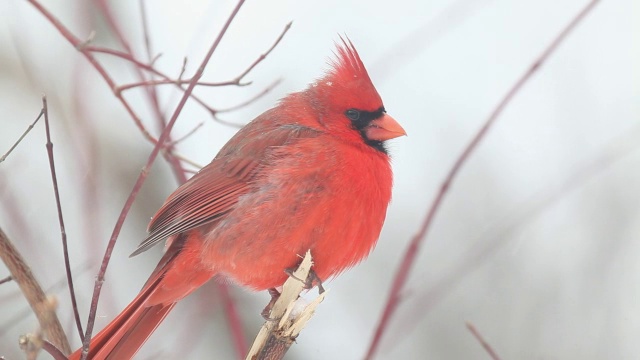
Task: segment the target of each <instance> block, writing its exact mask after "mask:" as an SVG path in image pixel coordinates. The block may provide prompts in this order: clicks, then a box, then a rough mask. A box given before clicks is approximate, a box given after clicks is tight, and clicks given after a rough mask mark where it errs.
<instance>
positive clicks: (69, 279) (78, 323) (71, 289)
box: [42, 96, 83, 339]
mask: <svg viewBox="0 0 640 360" xmlns="http://www.w3.org/2000/svg"><path fill="white" fill-rule="evenodd" d="M42 112H43V113H44V126H45V130H46V134H47V144H46V148H47V156H48V158H49V169H50V170H51V181H52V182H53V194H54V195H55V198H56V210H57V211H58V223H59V225H60V236H61V237H62V253H63V254H64V268H65V271H66V273H67V284H68V286H69V295H70V296H71V305H72V307H73V317H74V318H75V320H76V327H77V328H78V334H80V339H82V338H83V332H82V322H81V321H80V313H79V311H78V302H77V300H76V292H75V290H74V287H73V276H72V275H71V263H70V261H69V247H68V245H67V230H66V228H65V226H64V217H63V216H62V204H61V201H60V191H59V188H58V177H57V176H56V165H55V161H54V158H53V143H52V142H51V129H50V127H49V109H48V108H47V97H46V96H43V97H42Z"/></svg>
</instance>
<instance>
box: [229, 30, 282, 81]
mask: <svg viewBox="0 0 640 360" xmlns="http://www.w3.org/2000/svg"><path fill="white" fill-rule="evenodd" d="M291 24H293V21H289V23H287V25H285V26H284V29H282V32H281V33H280V36H278V38H277V39H276V41H275V42H274V43H273V45H271V47H270V48H269V49H268V50H267V51H266V52H264V53H263V54H262V55H260V56H259V57H258V58H257V59H256V60H255V61H254V62H253V64H251V65H249V67H248V68H247V69H246V70H245V71H244V72H243V73H242V74H240V75H239V76H238V77H237V78H236V79H235V81H236V83H238V84H239V83H240V81H242V79H244V77H245V76H247V74H248V73H250V72H251V70H253V68H255V67H256V66H257V65H258V64H260V63H261V62H262V61H263V60H264V59H266V58H267V56H269V54H271V52H272V51H273V49H275V48H276V46H278V44H279V43H280V41H281V40H282V38H284V35H285V34H286V33H287V31H289V29H291Z"/></svg>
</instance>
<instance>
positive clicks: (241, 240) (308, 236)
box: [203, 138, 391, 289]
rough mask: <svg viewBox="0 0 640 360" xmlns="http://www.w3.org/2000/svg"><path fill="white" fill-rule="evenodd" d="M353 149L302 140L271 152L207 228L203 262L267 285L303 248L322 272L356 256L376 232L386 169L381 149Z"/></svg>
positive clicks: (387, 185) (386, 192)
mask: <svg viewBox="0 0 640 360" xmlns="http://www.w3.org/2000/svg"><path fill="white" fill-rule="evenodd" d="M316 139H318V138H316ZM316 139H310V140H316ZM357 150H358V149H353V148H351V147H349V146H348V145H345V144H341V143H337V142H336V143H335V144H327V143H326V142H325V143H323V142H318V141H306V142H305V141H301V142H299V143H297V144H296V146H295V147H293V148H292V147H289V148H282V149H277V150H276V151H274V152H273V153H271V154H270V158H269V159H268V161H266V162H265V165H264V168H263V169H261V171H260V173H259V175H258V176H257V177H256V179H255V180H254V181H253V183H252V191H250V192H249V193H247V194H245V195H243V196H242V197H241V198H240V199H239V201H238V203H237V206H236V207H235V208H234V209H233V210H232V211H231V212H229V213H228V214H227V215H226V216H225V218H224V219H223V220H221V221H220V222H218V223H217V224H215V225H213V226H212V227H210V228H209V229H207V230H206V234H205V238H206V239H207V240H206V251H205V252H204V258H203V262H205V263H207V264H210V266H212V267H213V268H214V269H215V271H216V272H217V273H221V274H226V275H227V276H228V277H230V278H232V279H233V280H234V281H236V282H238V283H240V284H242V285H245V286H249V287H252V288H255V289H267V288H271V287H276V286H279V285H281V284H282V283H283V282H284V280H286V274H285V273H284V270H285V269H288V268H292V267H295V266H296V265H297V264H298V263H299V261H300V260H301V256H302V255H304V253H305V252H306V251H307V250H311V253H312V256H313V257H314V263H315V265H314V270H315V272H316V274H317V275H318V276H319V277H320V278H321V279H327V278H329V277H331V276H334V275H337V274H338V273H340V272H341V271H343V270H344V269H346V268H348V267H351V266H353V265H355V264H356V263H357V262H359V261H360V260H362V259H363V258H364V257H366V256H367V255H368V254H369V252H370V251H371V249H372V248H373V246H374V245H375V243H376V241H377V239H378V236H379V235H380V230H381V228H382V224H383V222H384V218H385V215H386V210H387V206H388V203H389V200H390V198H391V170H390V167H389V163H388V159H387V158H386V156H380V155H378V154H372V153H370V152H368V151H361V152H359V151H357ZM364 150H366V149H364Z"/></svg>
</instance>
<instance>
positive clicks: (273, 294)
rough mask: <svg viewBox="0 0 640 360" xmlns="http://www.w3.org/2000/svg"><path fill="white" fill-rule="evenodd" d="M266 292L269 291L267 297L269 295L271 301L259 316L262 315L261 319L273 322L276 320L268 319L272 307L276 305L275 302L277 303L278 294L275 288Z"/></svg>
mask: <svg viewBox="0 0 640 360" xmlns="http://www.w3.org/2000/svg"><path fill="white" fill-rule="evenodd" d="M268 291H269V295H271V300H270V301H269V303H268V304H267V306H265V307H264V309H262V312H261V313H260V315H262V318H263V319H265V320H267V321H274V320H277V319H272V318H270V317H269V313H271V309H272V308H273V305H274V304H275V303H276V301H278V298H280V292H278V290H277V289H276V288H271V289H269V290H268Z"/></svg>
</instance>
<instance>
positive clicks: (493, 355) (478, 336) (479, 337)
mask: <svg viewBox="0 0 640 360" xmlns="http://www.w3.org/2000/svg"><path fill="white" fill-rule="evenodd" d="M467 329H469V331H471V334H472V335H473V337H475V338H476V340H478V342H479V343H480V345H482V347H483V348H484V349H485V350H486V351H487V354H489V356H490V357H491V359H493V360H500V356H498V353H496V352H495V350H493V348H492V347H491V345H490V344H489V343H488V342H486V341H485V340H484V338H483V337H482V334H480V332H479V331H478V329H476V327H475V326H473V324H472V323H470V322H468V321H467Z"/></svg>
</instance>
